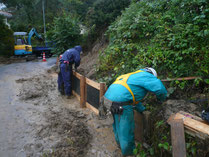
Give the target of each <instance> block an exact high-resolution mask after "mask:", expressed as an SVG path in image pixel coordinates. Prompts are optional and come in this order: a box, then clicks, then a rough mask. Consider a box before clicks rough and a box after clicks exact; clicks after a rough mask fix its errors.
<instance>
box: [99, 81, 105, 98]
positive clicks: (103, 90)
mask: <svg viewBox="0 0 209 157" xmlns="http://www.w3.org/2000/svg"><path fill="white" fill-rule="evenodd" d="M105 86H106V85H105V83H104V82H102V83H100V91H99V99H101V97H103V95H104V94H105Z"/></svg>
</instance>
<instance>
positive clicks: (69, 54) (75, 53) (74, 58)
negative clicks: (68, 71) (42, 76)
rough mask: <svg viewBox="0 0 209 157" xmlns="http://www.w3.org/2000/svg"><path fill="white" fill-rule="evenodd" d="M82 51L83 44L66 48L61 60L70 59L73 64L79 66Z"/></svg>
mask: <svg viewBox="0 0 209 157" xmlns="http://www.w3.org/2000/svg"><path fill="white" fill-rule="evenodd" d="M81 51H82V48H81V46H76V47H74V48H71V49H68V50H66V51H65V52H64V53H63V55H62V58H61V59H60V62H61V63H62V62H63V61H68V62H70V63H71V64H73V63H75V66H76V67H78V66H79V65H80V60H81V58H80V52H81Z"/></svg>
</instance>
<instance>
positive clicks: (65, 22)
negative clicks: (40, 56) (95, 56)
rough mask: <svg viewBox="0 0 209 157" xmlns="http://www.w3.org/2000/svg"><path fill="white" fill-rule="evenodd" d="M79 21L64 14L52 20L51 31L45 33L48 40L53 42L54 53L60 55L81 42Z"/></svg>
mask: <svg viewBox="0 0 209 157" xmlns="http://www.w3.org/2000/svg"><path fill="white" fill-rule="evenodd" d="M80 32H81V30H80V27H79V20H78V18H76V17H73V16H72V15H67V14H66V13H64V14H63V15H62V16H60V17H57V18H55V19H54V22H53V24H52V26H51V29H50V30H49V31H48V32H47V37H48V39H49V40H51V41H53V42H55V45H56V46H55V48H54V50H53V51H54V52H55V53H57V54H61V53H63V52H64V51H66V50H67V49H69V48H72V47H74V46H75V45H78V44H79V43H80V41H81V35H80Z"/></svg>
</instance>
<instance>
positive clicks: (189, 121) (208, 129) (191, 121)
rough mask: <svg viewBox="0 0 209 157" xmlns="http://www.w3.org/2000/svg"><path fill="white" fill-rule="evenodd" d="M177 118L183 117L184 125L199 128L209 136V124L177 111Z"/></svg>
mask: <svg viewBox="0 0 209 157" xmlns="http://www.w3.org/2000/svg"><path fill="white" fill-rule="evenodd" d="M175 119H183V121H184V125H186V126H188V127H190V128H192V129H194V130H197V131H198V132H202V133H205V134H207V135H208V136H209V125H207V124H205V123H202V122H199V121H197V120H194V119H191V118H189V117H185V116H184V115H182V114H180V113H177V114H176V116H175Z"/></svg>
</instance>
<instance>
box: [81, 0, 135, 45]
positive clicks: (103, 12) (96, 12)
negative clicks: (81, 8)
mask: <svg viewBox="0 0 209 157" xmlns="http://www.w3.org/2000/svg"><path fill="white" fill-rule="evenodd" d="M130 1H131V0H97V1H95V3H94V4H93V6H92V7H90V8H89V9H88V12H87V15H86V19H85V21H86V22H85V23H86V25H87V26H88V27H89V28H90V31H89V35H88V37H89V38H90V40H91V43H93V42H94V41H96V39H97V38H98V36H101V34H103V32H105V31H106V28H107V27H108V26H109V25H110V24H111V23H112V22H113V21H114V20H115V19H116V18H117V16H120V15H121V12H122V10H124V9H125V8H126V7H128V6H129V4H130ZM92 27H93V29H92Z"/></svg>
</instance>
